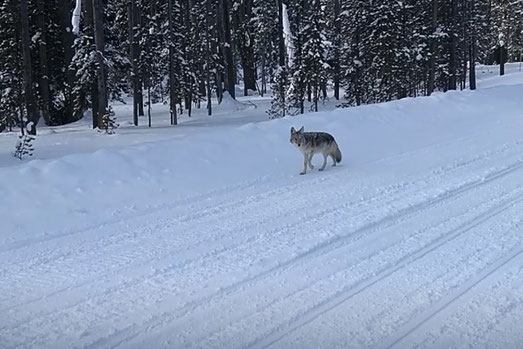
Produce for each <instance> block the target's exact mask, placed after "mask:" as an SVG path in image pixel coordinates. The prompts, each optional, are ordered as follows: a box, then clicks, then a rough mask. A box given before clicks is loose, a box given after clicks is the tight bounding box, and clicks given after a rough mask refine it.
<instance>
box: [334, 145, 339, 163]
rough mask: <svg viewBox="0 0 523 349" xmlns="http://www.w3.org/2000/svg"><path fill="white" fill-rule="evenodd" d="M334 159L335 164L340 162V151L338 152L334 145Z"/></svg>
mask: <svg viewBox="0 0 523 349" xmlns="http://www.w3.org/2000/svg"><path fill="white" fill-rule="evenodd" d="M334 157H335V159H336V162H337V163H340V162H341V150H340V147H338V145H336V151H335V152H334Z"/></svg>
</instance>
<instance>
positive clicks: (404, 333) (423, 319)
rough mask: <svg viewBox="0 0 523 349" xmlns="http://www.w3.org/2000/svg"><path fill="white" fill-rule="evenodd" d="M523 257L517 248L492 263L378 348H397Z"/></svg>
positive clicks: (519, 248) (522, 251) (520, 250)
mask: <svg viewBox="0 0 523 349" xmlns="http://www.w3.org/2000/svg"><path fill="white" fill-rule="evenodd" d="M522 255H523V248H521V246H517V247H515V248H513V249H512V250H511V251H510V252H509V253H507V254H506V255H505V256H503V257H501V258H499V259H498V260H496V261H495V262H494V263H492V264H491V265H489V266H488V267H487V268H485V269H484V270H483V271H481V272H480V273H479V274H478V275H476V276H475V277H472V278H470V279H469V280H467V281H466V282H464V283H463V284H462V285H460V287H458V288H457V289H456V290H455V291H454V292H452V293H451V294H449V295H447V296H446V297H443V298H442V299H440V300H439V301H438V302H436V303H434V304H433V305H432V306H431V307H430V308H429V309H427V310H426V311H424V312H423V313H421V314H420V315H419V316H417V317H416V318H415V319H413V320H411V321H409V322H408V323H407V324H404V325H403V326H402V328H401V329H400V330H399V331H398V333H396V334H395V335H394V336H392V337H391V338H389V339H387V340H385V341H384V342H382V343H381V344H380V345H379V346H378V348H393V347H395V346H396V345H397V344H399V343H401V341H402V340H404V339H405V338H407V337H408V336H409V335H411V334H412V333H413V332H414V331H416V330H417V329H419V328H420V327H422V326H423V325H424V324H425V323H427V322H428V321H430V320H431V319H432V318H433V317H435V316H436V315H437V314H438V313H440V312H441V311H443V310H444V309H445V308H447V307H448V306H449V305H451V304H452V303H453V302H455V301H456V300H458V299H459V298H460V297H462V296H463V295H465V294H466V293H467V292H469V291H470V290H472V289H473V288H474V287H475V286H477V285H478V284H479V283H480V282H482V281H484V280H486V279H487V278H488V277H489V276H491V275H492V274H493V273H494V272H496V271H498V270H499V269H501V268H502V267H504V266H505V265H506V264H508V263H509V262H511V261H512V260H514V259H516V258H518V257H520V256H522Z"/></svg>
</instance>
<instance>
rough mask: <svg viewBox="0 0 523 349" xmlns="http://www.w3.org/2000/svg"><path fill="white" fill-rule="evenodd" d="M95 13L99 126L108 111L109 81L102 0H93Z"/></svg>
mask: <svg viewBox="0 0 523 349" xmlns="http://www.w3.org/2000/svg"><path fill="white" fill-rule="evenodd" d="M93 14H94V17H93V18H94V41H95V45H96V60H97V63H98V67H97V69H96V80H97V87H98V127H100V126H101V125H102V120H103V117H104V115H105V114H106V113H107V107H108V100H107V96H108V94H107V82H106V76H105V67H104V60H103V55H104V51H105V36H104V24H103V3H102V0H93Z"/></svg>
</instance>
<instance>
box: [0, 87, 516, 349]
mask: <svg viewBox="0 0 523 349" xmlns="http://www.w3.org/2000/svg"><path fill="white" fill-rule="evenodd" d="M519 89H520V90H523V87H519ZM400 102H401V101H400ZM465 102H466V100H465ZM519 104H520V105H523V102H519ZM399 105H401V104H399ZM371 110H372V109H371ZM507 114H510V116H507V117H503V116H500V117H499V118H496V119H491V118H487V117H483V118H478V121H477V123H479V125H478V126H477V127H475V128H473V129H469V128H466V127H463V128H462V129H460V130H458V131H456V132H455V133H453V134H451V135H450V136H449V135H445V136H444V135H440V136H434V137H433V139H432V140H431V142H429V143H423V142H418V143H409V140H408V139H407V137H408V135H409V133H405V134H403V135H398V136H400V137H405V141H404V144H411V146H410V147H408V146H405V147H398V148H397V151H395V152H393V153H389V152H383V156H380V155H379V154H380V153H379V152H378V151H376V152H374V153H373V155H374V156H373V158H372V159H370V160H369V161H359V162H357V161H355V162H353V163H351V154H354V153H356V152H360V153H364V152H365V149H348V148H347V144H345V147H344V146H343V144H344V142H343V141H340V144H342V151H344V160H343V162H342V163H341V166H339V167H336V168H334V167H329V168H327V169H326V170H325V171H324V172H318V171H313V172H311V173H309V174H307V175H306V176H298V175H296V174H295V173H297V172H298V171H299V166H300V155H299V154H298V153H297V152H293V151H291V152H289V154H292V158H289V161H291V166H290V167H291V168H292V169H294V172H295V173H289V174H288V175H279V173H278V174H269V175H264V174H263V173H260V175H259V176H257V177H251V178H249V177H245V178H244V180H243V181H239V182H237V183H235V184H234V183H232V184H228V185H226V186H218V187H216V188H214V189H213V190H207V191H203V192H197V193H196V192H195V193H194V194H193V195H188V196H185V197H183V198H181V199H176V200H175V199H174V198H173V200H171V201H170V202H165V203H163V204H162V205H158V206H156V207H155V208H154V209H151V210H144V211H142V212H137V213H136V214H129V215H127V216H125V217H120V216H119V218H118V219H114V220H112V221H107V222H105V223H104V224H99V225H96V224H93V225H91V226H89V225H86V226H85V227H84V229H79V230H64V231H63V232H61V233H60V234H54V235H53V234H50V235H44V236H38V237H37V238H35V239H33V240H31V239H24V240H23V243H9V244H5V245H3V246H1V249H0V278H1V280H2V282H1V283H0V314H3V315H2V316H1V319H0V347H2V348H72V347H74V348H144V347H150V348H182V347H183V348H185V347H194V348H247V347H252V348H267V347H268V348H319V347H324V348H336V347H339V348H366V347H369V348H370V347H376V348H407V347H412V346H417V347H422V348H424V347H427V348H435V347H446V348H449V347H466V346H471V347H474V348H478V347H488V348H495V347H499V348H516V347H518V345H519V346H520V345H523V332H522V331H521V330H520V327H519V325H518V324H521V321H522V320H523V301H522V300H523V281H522V280H523V214H522V212H523V185H522V184H523V133H522V132H521V128H520V129H519V131H518V127H522V126H523V121H522V120H520V119H523V113H520V114H518V112H511V113H508V112H507ZM518 115H520V116H521V118H518ZM472 117H473V115H472V116H470V118H472ZM292 121H294V120H292ZM385 121H386V119H385ZM385 121H384V119H382V120H378V122H377V124H376V125H379V124H380V123H385V124H386V122H385ZM273 125H277V124H273ZM282 125H283V126H282V127H284V128H285V129H286V130H287V124H282ZM382 127H383V128H384V129H386V128H388V126H387V125H382ZM416 127H418V131H420V132H421V128H423V127H425V128H430V127H431V124H430V122H427V124H426V125H423V124H421V126H418V125H417V126H416ZM414 131H415V130H414ZM409 132H410V130H409ZM369 136H371V135H369ZM336 137H337V138H340V139H341V138H342V137H343V134H339V135H336ZM285 142H286V143H287V142H288V140H285ZM376 142H379V141H378V140H376ZM360 156H361V158H364V156H362V155H361V154H360ZM291 159H292V160H291ZM318 161H319V159H316V162H318ZM240 165H241V162H240V164H239V166H240ZM247 166H248V164H247ZM267 166H269V167H270V166H274V165H273V164H267ZM232 171H234V169H232ZM131 189H132V188H131Z"/></svg>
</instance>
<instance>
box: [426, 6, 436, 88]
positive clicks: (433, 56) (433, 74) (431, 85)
mask: <svg viewBox="0 0 523 349" xmlns="http://www.w3.org/2000/svg"><path fill="white" fill-rule="evenodd" d="M437 27H438V0H432V25H431V30H432V35H434V33H435V32H436V29H437ZM435 79H436V39H435V38H434V37H432V38H431V39H430V60H429V77H428V81H427V96H430V95H431V94H432V92H434V83H435Z"/></svg>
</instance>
